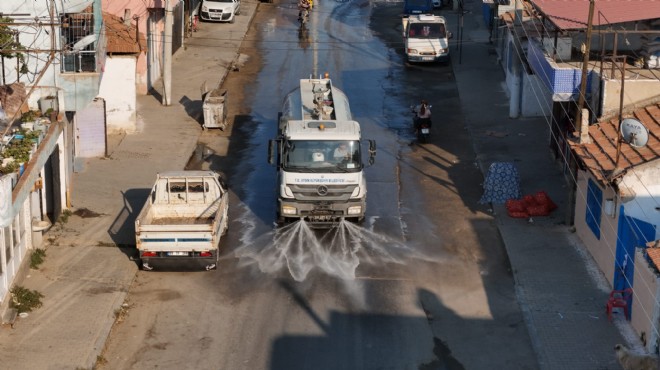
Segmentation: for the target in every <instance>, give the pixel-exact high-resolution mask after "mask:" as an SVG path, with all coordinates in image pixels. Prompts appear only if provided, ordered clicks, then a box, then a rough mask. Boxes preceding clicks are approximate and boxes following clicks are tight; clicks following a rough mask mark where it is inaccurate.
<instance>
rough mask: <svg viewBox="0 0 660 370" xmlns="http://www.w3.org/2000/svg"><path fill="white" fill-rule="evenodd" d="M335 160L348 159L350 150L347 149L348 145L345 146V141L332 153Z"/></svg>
mask: <svg viewBox="0 0 660 370" xmlns="http://www.w3.org/2000/svg"><path fill="white" fill-rule="evenodd" d="M332 156H333V157H334V159H335V160H336V161H343V160H347V159H350V152H349V151H348V147H347V146H346V143H341V144H339V146H338V147H337V149H335V152H334V154H333V155H332Z"/></svg>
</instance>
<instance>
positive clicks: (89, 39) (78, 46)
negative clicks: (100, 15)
mask: <svg viewBox="0 0 660 370" xmlns="http://www.w3.org/2000/svg"><path fill="white" fill-rule="evenodd" d="M94 41H96V35H94V34H91V35H87V36H85V37H83V38H81V39H80V40H78V42H76V43H75V44H73V47H72V49H73V51H80V50H82V49H84V48H85V46H87V45H89V44H91V43H93V42H94Z"/></svg>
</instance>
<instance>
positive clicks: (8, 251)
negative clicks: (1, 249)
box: [3, 225, 12, 263]
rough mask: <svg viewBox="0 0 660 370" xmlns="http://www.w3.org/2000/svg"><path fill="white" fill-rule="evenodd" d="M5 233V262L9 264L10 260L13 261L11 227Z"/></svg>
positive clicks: (6, 228) (5, 229)
mask: <svg viewBox="0 0 660 370" xmlns="http://www.w3.org/2000/svg"><path fill="white" fill-rule="evenodd" d="M3 233H4V234H5V261H7V263H9V260H10V259H11V246H12V243H11V225H9V226H7V227H5V228H4V229H3Z"/></svg>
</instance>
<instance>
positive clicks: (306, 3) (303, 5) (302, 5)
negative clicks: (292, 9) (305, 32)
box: [298, 0, 312, 22]
mask: <svg viewBox="0 0 660 370" xmlns="http://www.w3.org/2000/svg"><path fill="white" fill-rule="evenodd" d="M311 7H312V4H311V3H310V0H299V1H298V21H300V22H302V21H303V14H304V15H305V16H307V14H309V10H310V9H311Z"/></svg>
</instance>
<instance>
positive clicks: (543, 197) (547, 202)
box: [534, 191, 557, 212]
mask: <svg viewBox="0 0 660 370" xmlns="http://www.w3.org/2000/svg"><path fill="white" fill-rule="evenodd" d="M534 199H535V200H536V202H537V203H538V204H542V205H544V206H545V207H546V208H547V209H548V212H552V211H554V210H555V209H557V205H556V204H555V203H554V202H553V201H552V199H550V197H549V196H548V193H546V192H545V191H539V192H537V193H536V194H535V195H534Z"/></svg>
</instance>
